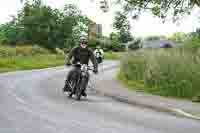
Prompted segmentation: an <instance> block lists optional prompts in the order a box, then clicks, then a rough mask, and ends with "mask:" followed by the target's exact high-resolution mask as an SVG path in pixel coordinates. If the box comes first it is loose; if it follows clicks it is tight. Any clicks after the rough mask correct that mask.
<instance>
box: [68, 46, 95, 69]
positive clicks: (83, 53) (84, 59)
mask: <svg viewBox="0 0 200 133" xmlns="http://www.w3.org/2000/svg"><path fill="white" fill-rule="evenodd" d="M71 59H73V60H72V63H73V64H76V63H77V62H80V63H81V64H88V63H89V60H91V61H92V63H93V65H94V69H96V70H98V63H97V61H96V58H95V56H94V54H93V52H92V50H91V49H89V48H81V47H76V48H73V49H72V50H71V51H70V53H69V55H68V58H67V63H70V61H71Z"/></svg>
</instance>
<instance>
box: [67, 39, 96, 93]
mask: <svg viewBox="0 0 200 133" xmlns="http://www.w3.org/2000/svg"><path fill="white" fill-rule="evenodd" d="M89 60H91V61H92V63H93V66H94V70H93V72H94V73H95V74H97V73H98V63H97V61H96V58H95V56H94V54H93V52H92V50H91V49H89V48H88V47H87V39H86V38H84V37H82V38H81V39H80V46H79V47H76V48H73V49H72V50H71V51H70V53H69V55H68V58H67V61H66V65H71V64H76V63H77V62H80V63H81V64H87V65H88V63H89ZM77 72H78V71H77V69H75V68H74V69H72V70H71V71H70V72H69V73H68V75H67V79H66V82H65V86H64V88H63V91H64V92H66V91H70V90H69V87H68V81H69V79H70V76H71V75H72V74H73V73H77ZM88 79H89V77H88ZM82 95H83V96H87V95H86V93H85V91H84V92H83V94H82Z"/></svg>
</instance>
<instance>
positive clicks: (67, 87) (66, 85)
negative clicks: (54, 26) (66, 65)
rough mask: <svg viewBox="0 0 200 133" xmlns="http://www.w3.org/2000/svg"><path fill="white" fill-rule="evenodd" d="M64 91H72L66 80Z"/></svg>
mask: <svg viewBox="0 0 200 133" xmlns="http://www.w3.org/2000/svg"><path fill="white" fill-rule="evenodd" d="M63 92H64V93H65V92H70V88H69V86H68V82H67V81H66V82H65V86H64V87H63Z"/></svg>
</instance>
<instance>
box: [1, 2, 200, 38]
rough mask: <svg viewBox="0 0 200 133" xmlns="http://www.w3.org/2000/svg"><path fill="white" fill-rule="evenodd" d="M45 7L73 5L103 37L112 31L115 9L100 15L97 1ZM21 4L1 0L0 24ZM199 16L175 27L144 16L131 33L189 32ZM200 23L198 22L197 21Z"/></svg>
mask: <svg viewBox="0 0 200 133" xmlns="http://www.w3.org/2000/svg"><path fill="white" fill-rule="evenodd" d="M43 1H44V2H45V3H46V4H47V5H50V6H52V7H53V8H62V7H63V6H64V4H67V3H74V4H76V5H77V6H78V7H79V8H80V9H81V11H82V13H83V14H85V15H87V16H88V17H89V18H90V19H92V20H93V21H95V22H97V23H99V24H102V25H103V33H104V35H108V34H109V33H110V32H112V31H113V29H112V22H113V19H114V12H115V9H114V8H111V10H110V11H109V12H108V13H102V11H101V10H100V9H99V0H95V1H96V2H91V0H43ZM21 6H22V4H21V3H20V0H2V1H1V2H0V23H5V22H8V21H9V20H10V15H15V14H16V13H17V11H18V10H19V9H20V8H21ZM198 14H200V10H199V9H196V10H194V11H193V13H192V15H191V16H189V17H186V18H185V19H184V20H183V21H182V24H181V25H179V26H177V25H176V24H173V23H170V22H166V23H165V24H162V23H161V22H160V21H159V19H156V18H153V17H152V16H151V15H150V14H147V13H146V14H144V15H142V16H141V17H140V19H139V20H138V21H137V22H131V24H132V26H133V28H132V31H131V32H132V33H133V35H135V36H147V35H169V34H171V33H173V32H191V31H194V30H195V29H196V28H197V27H200V23H198V22H197V21H198V20H197V15H198ZM199 21H200V20H199Z"/></svg>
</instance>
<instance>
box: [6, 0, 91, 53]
mask: <svg viewBox="0 0 200 133" xmlns="http://www.w3.org/2000/svg"><path fill="white" fill-rule="evenodd" d="M23 2H24V3H23V8H22V9H21V10H20V11H19V13H18V15H17V17H16V18H13V20H12V26H10V25H11V23H9V24H8V25H7V30H6V32H5V33H6V34H4V35H5V36H6V38H7V40H10V41H11V40H14V45H16V44H19V43H20V44H29V45H30V44H33V45H34V44H37V45H40V46H42V47H45V48H48V49H52V50H53V49H55V48H57V47H58V48H64V47H66V48H71V47H73V46H74V45H75V44H76V42H78V39H79V37H80V35H81V34H82V33H87V30H88V27H87V26H88V23H89V19H88V18H87V17H86V16H84V15H82V14H81V12H80V10H79V9H78V8H77V7H76V6H75V5H73V4H66V5H65V6H64V9H63V10H62V11H61V10H58V9H52V8H51V7H49V6H47V5H45V4H44V3H43V2H42V0H24V1H23ZM8 30H9V32H8ZM14 30H15V31H14ZM4 31H5V30H4ZM11 31H13V32H11ZM8 33H9V34H8ZM11 33H12V37H13V38H12V39H11V37H10V36H11ZM14 33H15V34H14ZM12 42H13V41H12Z"/></svg>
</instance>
